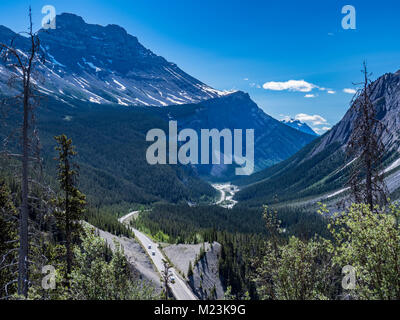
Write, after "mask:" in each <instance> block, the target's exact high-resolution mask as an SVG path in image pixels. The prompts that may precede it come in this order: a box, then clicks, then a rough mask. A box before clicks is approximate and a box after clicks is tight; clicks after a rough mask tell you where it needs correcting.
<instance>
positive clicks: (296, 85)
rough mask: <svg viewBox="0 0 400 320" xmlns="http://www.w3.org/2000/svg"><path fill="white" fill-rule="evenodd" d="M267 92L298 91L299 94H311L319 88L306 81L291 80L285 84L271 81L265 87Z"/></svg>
mask: <svg viewBox="0 0 400 320" xmlns="http://www.w3.org/2000/svg"><path fill="white" fill-rule="evenodd" d="M263 88H264V89H265V90H273V91H283V90H289V91H297V92H311V91H312V90H313V89H315V88H319V87H318V86H317V85H315V84H312V83H309V82H307V81H304V80H289V81H285V82H276V81H270V82H266V83H264V85H263Z"/></svg>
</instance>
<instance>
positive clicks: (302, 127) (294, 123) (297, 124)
mask: <svg viewBox="0 0 400 320" xmlns="http://www.w3.org/2000/svg"><path fill="white" fill-rule="evenodd" d="M281 122H282V123H284V124H286V125H287V126H289V127H291V128H293V129H296V130H299V131H301V132H304V133H307V134H311V135H313V136H318V134H317V133H316V132H315V131H314V130H313V129H311V127H310V126H309V125H308V124H307V123H304V122H301V121H300V120H298V119H293V118H290V119H284V120H281Z"/></svg>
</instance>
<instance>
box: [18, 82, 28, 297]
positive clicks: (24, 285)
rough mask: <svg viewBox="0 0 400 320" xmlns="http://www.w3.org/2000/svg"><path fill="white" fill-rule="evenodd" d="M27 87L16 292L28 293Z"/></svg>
mask: <svg viewBox="0 0 400 320" xmlns="http://www.w3.org/2000/svg"><path fill="white" fill-rule="evenodd" d="M28 126H29V87H28V86H27V84H25V88H24V121H23V128H22V148H23V154H22V205H21V212H20V218H19V219H20V231H19V238H20V239H19V241H20V249H19V261H18V269H19V272H18V294H20V295H24V296H27V295H28V267H27V266H28V216H29V208H28V194H29V185H28V169H29V168H28V166H29V163H28V162H29V140H28Z"/></svg>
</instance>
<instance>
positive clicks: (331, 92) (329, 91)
mask: <svg viewBox="0 0 400 320" xmlns="http://www.w3.org/2000/svg"><path fill="white" fill-rule="evenodd" d="M328 93H329V94H335V93H336V91H334V90H328Z"/></svg>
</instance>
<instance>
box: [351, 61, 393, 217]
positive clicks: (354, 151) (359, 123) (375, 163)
mask: <svg viewBox="0 0 400 320" xmlns="http://www.w3.org/2000/svg"><path fill="white" fill-rule="evenodd" d="M362 74H363V77H364V79H363V82H362V83H359V84H357V85H362V87H361V88H360V89H359V90H358V91H357V93H356V94H355V96H354V97H353V100H352V109H353V111H354V112H355V114H356V118H355V121H354V123H353V131H352V133H351V135H350V140H349V142H348V144H347V148H346V153H347V156H348V158H349V160H351V161H353V163H352V170H351V174H350V178H349V180H348V183H347V184H348V186H349V187H350V190H351V195H352V197H353V198H354V201H356V202H358V203H366V204H368V205H369V206H370V208H371V210H373V208H374V206H375V205H383V204H386V203H387V187H386V185H385V181H384V174H383V172H382V167H381V165H382V157H383V155H384V153H385V146H384V144H383V143H382V140H381V136H382V133H383V132H384V130H385V126H384V125H383V123H382V122H381V121H379V120H378V119H377V118H376V110H375V108H374V105H373V103H372V101H371V93H372V92H371V89H372V88H371V80H370V76H371V75H370V74H369V73H368V71H367V64H366V63H365V62H364V64H363V70H362Z"/></svg>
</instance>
